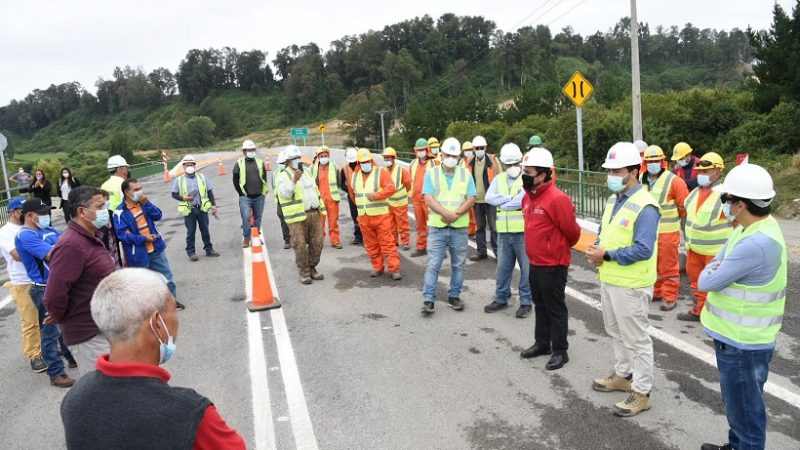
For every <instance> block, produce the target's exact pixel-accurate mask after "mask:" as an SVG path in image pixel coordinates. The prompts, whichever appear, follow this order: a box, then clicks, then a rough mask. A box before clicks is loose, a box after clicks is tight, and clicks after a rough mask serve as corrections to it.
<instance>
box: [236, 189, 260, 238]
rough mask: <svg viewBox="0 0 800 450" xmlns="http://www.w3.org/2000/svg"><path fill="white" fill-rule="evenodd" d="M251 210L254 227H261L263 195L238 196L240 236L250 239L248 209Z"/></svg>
mask: <svg viewBox="0 0 800 450" xmlns="http://www.w3.org/2000/svg"><path fill="white" fill-rule="evenodd" d="M251 210H252V211H253V219H254V220H255V225H253V226H254V227H256V228H258V229H259V230H260V229H261V214H262V213H263V212H264V196H263V195H259V196H258V197H256V198H250V197H248V196H246V195H245V196H242V197H239V214H241V216H242V236H244V238H245V239H250V211H251Z"/></svg>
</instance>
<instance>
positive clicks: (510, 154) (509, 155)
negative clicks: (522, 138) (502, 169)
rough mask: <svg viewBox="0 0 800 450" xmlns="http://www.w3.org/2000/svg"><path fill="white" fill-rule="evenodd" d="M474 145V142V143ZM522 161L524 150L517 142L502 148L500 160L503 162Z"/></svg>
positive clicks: (513, 162)
mask: <svg viewBox="0 0 800 450" xmlns="http://www.w3.org/2000/svg"><path fill="white" fill-rule="evenodd" d="M473 145H474V144H473ZM520 161H522V150H520V149H519V146H518V145H517V144H513V143H511V144H506V145H504V146H503V148H501V149H500V162H501V163H503V164H516V163H518V162H520Z"/></svg>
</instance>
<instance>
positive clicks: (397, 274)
mask: <svg viewBox="0 0 800 450" xmlns="http://www.w3.org/2000/svg"><path fill="white" fill-rule="evenodd" d="M392 279H393V280H394V281H398V280H402V279H403V276H402V275H400V272H393V273H392Z"/></svg>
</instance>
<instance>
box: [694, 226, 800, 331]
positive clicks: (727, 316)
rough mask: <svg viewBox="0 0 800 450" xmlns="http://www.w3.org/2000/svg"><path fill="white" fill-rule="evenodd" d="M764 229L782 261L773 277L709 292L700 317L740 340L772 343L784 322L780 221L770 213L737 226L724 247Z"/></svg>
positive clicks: (729, 248)
mask: <svg viewBox="0 0 800 450" xmlns="http://www.w3.org/2000/svg"><path fill="white" fill-rule="evenodd" d="M759 232H761V233H764V234H766V235H767V236H769V237H770V238H771V239H773V240H775V241H776V242H778V243H779V244H780V245H781V248H782V251H781V265H780V267H779V268H778V271H777V273H776V274H775V277H774V278H773V279H772V281H770V282H769V283H767V284H766V285H764V286H747V285H745V284H740V283H733V284H731V285H729V286H728V287H726V288H725V289H722V290H721V291H712V292H709V293H708V298H707V299H706V303H705V306H704V307H703V311H702V313H701V314H700V321H701V322H702V323H703V326H704V327H706V328H707V329H709V330H711V331H713V332H715V333H717V334H719V335H722V336H725V337H727V338H728V339H731V340H733V341H735V342H740V343H742V344H750V345H759V344H772V343H773V342H775V337H776V336H777V334H778V331H780V329H781V324H782V323H783V314H784V307H785V305H786V284H787V262H786V242H785V241H784V239H783V233H781V228H780V225H778V222H777V221H776V220H775V219H774V218H773V217H772V216H769V217H767V218H766V219H764V220H760V221H758V222H756V223H754V224H752V225H750V226H749V227H747V228H746V229H745V228H744V227H742V226H741V225H740V226H738V227H736V229H735V230H733V233H732V234H731V237H730V239H729V240H728V246H727V248H726V249H725V256H726V257H727V256H728V255H729V254H730V253H731V251H733V248H734V247H735V246H736V244H737V243H738V242H739V241H740V240H742V239H743V238H745V237H747V236H752V235H754V234H756V233H759Z"/></svg>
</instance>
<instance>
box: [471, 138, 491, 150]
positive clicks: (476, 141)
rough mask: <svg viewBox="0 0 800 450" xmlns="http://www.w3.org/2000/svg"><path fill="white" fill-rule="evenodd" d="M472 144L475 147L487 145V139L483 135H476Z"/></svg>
mask: <svg viewBox="0 0 800 450" xmlns="http://www.w3.org/2000/svg"><path fill="white" fill-rule="evenodd" d="M472 145H473V146H474V147H484V148H485V147H486V146H487V145H488V144H486V139H485V138H484V137H483V136H475V139H473V140H472Z"/></svg>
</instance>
